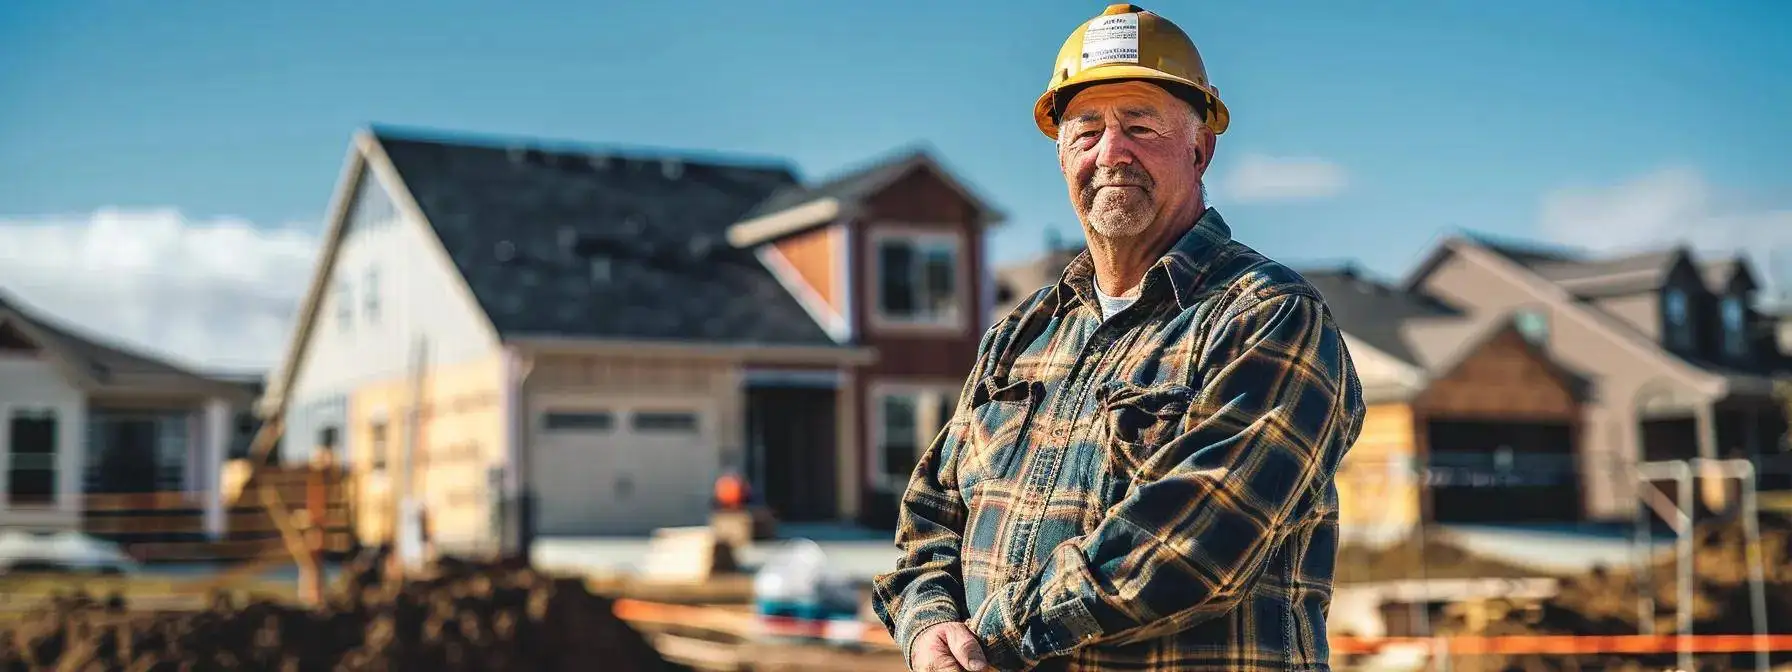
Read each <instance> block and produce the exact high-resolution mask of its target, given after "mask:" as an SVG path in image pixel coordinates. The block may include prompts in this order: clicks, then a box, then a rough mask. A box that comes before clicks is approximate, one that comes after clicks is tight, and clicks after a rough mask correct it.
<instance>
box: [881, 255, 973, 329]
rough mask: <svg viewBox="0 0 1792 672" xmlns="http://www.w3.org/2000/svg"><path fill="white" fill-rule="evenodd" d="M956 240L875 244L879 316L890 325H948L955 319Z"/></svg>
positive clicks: (956, 292)
mask: <svg viewBox="0 0 1792 672" xmlns="http://www.w3.org/2000/svg"><path fill="white" fill-rule="evenodd" d="M958 252H959V251H958V239H957V238H956V237H954V236H950V235H930V236H892V237H889V238H884V239H882V240H880V241H878V243H877V269H878V288H877V289H878V291H877V307H878V312H879V313H880V315H881V316H882V317H883V318H884V319H887V320H890V321H894V322H919V323H932V324H949V323H952V322H954V321H956V320H957V319H958V318H959V313H960V311H959V297H958V294H959V292H958V257H959V253H958Z"/></svg>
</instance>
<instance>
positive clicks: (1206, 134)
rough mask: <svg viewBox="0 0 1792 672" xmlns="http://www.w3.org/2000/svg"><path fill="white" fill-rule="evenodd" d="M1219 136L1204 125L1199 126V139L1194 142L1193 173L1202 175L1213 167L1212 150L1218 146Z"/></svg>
mask: <svg viewBox="0 0 1792 672" xmlns="http://www.w3.org/2000/svg"><path fill="white" fill-rule="evenodd" d="M1218 141H1219V136H1217V135H1214V133H1213V129H1211V128H1208V127H1207V126H1206V125H1205V124H1203V125H1202V126H1201V137H1199V138H1197V139H1196V140H1195V171H1196V172H1198V173H1201V174H1202V175H1205V174H1207V169H1208V168H1211V167H1213V150H1214V149H1215V147H1216V145H1218V144H1219V142H1218Z"/></svg>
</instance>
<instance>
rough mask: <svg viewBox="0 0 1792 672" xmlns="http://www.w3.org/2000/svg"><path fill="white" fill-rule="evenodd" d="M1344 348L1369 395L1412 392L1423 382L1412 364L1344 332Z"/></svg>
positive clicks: (1358, 378)
mask: <svg viewBox="0 0 1792 672" xmlns="http://www.w3.org/2000/svg"><path fill="white" fill-rule="evenodd" d="M1344 347H1345V349H1347V350H1348V351H1349V352H1350V361H1351V364H1353V365H1355V366H1356V376H1357V380H1358V381H1360V382H1361V383H1362V386H1363V390H1364V391H1365V392H1366V393H1369V395H1370V396H1372V397H1373V396H1380V395H1388V394H1403V393H1410V392H1411V391H1413V390H1416V389H1418V388H1419V386H1420V385H1422V384H1423V383H1424V381H1423V379H1422V378H1421V377H1420V376H1421V374H1420V373H1419V372H1418V371H1417V370H1416V369H1414V367H1413V366H1412V365H1411V364H1407V363H1406V362H1402V361H1400V360H1399V359H1396V358H1394V357H1393V356H1392V355H1389V354H1387V353H1385V352H1382V351H1380V350H1377V349H1375V348H1374V347H1372V346H1370V345H1369V344H1367V343H1364V342H1362V341H1361V340H1358V339H1357V338H1356V337H1355V336H1352V335H1350V334H1345V335H1344Z"/></svg>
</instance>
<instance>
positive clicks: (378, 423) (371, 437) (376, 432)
mask: <svg viewBox="0 0 1792 672" xmlns="http://www.w3.org/2000/svg"><path fill="white" fill-rule="evenodd" d="M367 434H368V436H367V450H368V452H369V453H370V454H369V455H368V457H370V458H372V462H373V470H374V471H385V470H386V457H387V453H388V451H389V450H390V449H389V448H388V447H387V445H386V421H385V420H375V421H373V425H372V426H371V427H369V428H368V432H367Z"/></svg>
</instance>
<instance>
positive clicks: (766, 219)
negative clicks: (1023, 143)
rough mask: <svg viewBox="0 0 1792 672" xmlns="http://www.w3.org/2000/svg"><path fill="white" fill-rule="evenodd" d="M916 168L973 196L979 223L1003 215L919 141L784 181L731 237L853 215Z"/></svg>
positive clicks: (741, 239)
mask: <svg viewBox="0 0 1792 672" xmlns="http://www.w3.org/2000/svg"><path fill="white" fill-rule="evenodd" d="M916 170H926V171H929V172H931V173H933V174H934V175H935V176H936V177H938V178H939V180H940V181H941V182H942V183H944V184H945V185H946V186H947V187H948V188H950V189H952V190H953V191H954V192H956V193H957V194H958V195H959V196H960V197H962V198H963V199H965V201H966V202H969V203H970V204H971V206H972V207H973V208H974V209H975V210H976V211H977V213H978V223H980V224H983V225H986V226H987V225H994V224H998V223H1001V222H1002V221H1003V219H1004V218H1005V215H1004V214H1003V213H1001V212H999V211H997V210H996V209H995V208H994V207H992V206H990V204H989V202H988V201H987V200H985V199H984V198H982V197H981V196H979V195H977V193H976V192H975V191H973V190H972V189H971V188H970V186H969V185H966V184H965V183H964V182H963V181H961V180H959V179H958V178H957V177H954V176H953V174H952V172H951V171H948V170H946V168H945V167H944V166H942V165H940V163H939V161H937V160H935V159H934V158H933V156H932V154H931V153H929V152H928V151H927V150H926V149H924V148H919V147H917V148H910V149H906V150H903V151H900V152H897V153H894V154H892V155H890V156H887V157H882V158H878V159H874V160H872V161H870V162H867V163H866V164H865V165H862V166H859V167H857V168H852V169H848V170H846V171H845V172H843V173H841V174H839V175H837V176H835V177H832V178H829V179H827V180H824V181H822V182H820V183H818V184H815V185H807V186H805V185H802V184H794V183H793V184H791V185H788V186H785V187H784V188H781V189H779V190H777V191H776V192H774V193H772V194H771V195H770V196H769V197H767V198H766V199H764V200H763V201H761V202H760V203H758V204H757V205H756V206H755V207H753V208H752V209H751V210H749V211H747V212H746V213H744V214H743V215H742V217H741V218H740V221H739V222H738V223H736V224H735V225H734V226H733V227H730V229H729V231H728V240H729V242H731V243H733V244H735V245H739V246H748V245H755V244H759V243H762V242H765V241H768V240H771V239H773V238H778V237H781V236H786V235H789V234H792V233H796V232H799V231H801V230H803V229H805V228H808V227H811V226H815V225H818V224H824V223H827V222H830V221H833V220H835V219H840V218H843V217H850V216H852V215H854V214H856V213H858V212H859V211H861V210H862V209H863V208H864V207H865V202H866V200H867V199H870V198H871V197H872V196H875V195H877V194H878V193H879V192H882V191H883V190H884V189H886V188H888V187H889V186H890V185H892V184H895V183H896V181H897V180H900V179H902V178H904V177H907V176H908V175H909V173H912V172H914V171H916Z"/></svg>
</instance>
